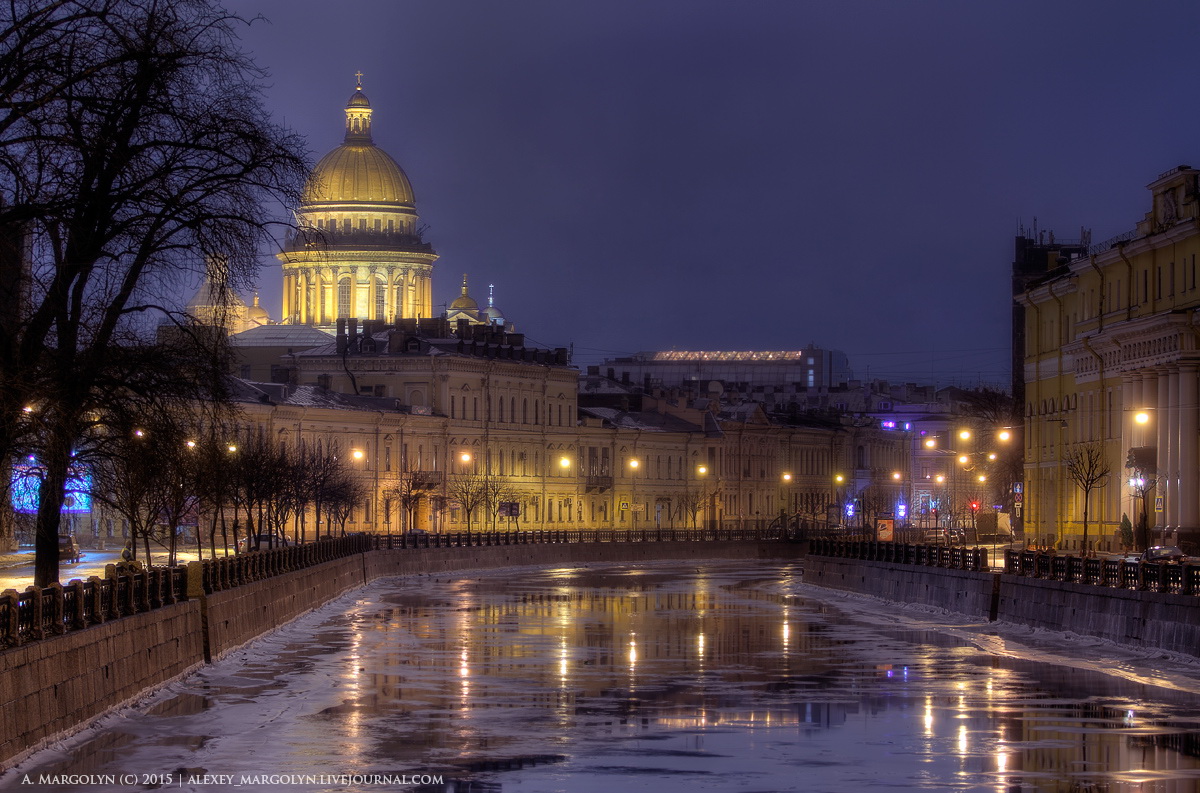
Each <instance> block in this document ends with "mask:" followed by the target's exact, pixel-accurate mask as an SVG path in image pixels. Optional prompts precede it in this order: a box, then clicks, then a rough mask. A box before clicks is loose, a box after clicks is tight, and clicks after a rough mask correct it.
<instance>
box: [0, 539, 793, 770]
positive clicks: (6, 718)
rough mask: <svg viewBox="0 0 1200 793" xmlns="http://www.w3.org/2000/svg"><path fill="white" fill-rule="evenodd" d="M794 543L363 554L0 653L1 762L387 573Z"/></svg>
mask: <svg viewBox="0 0 1200 793" xmlns="http://www.w3.org/2000/svg"><path fill="white" fill-rule="evenodd" d="M803 549H804V546H803V545H802V544H799V543H786V542H747V541H728V542H726V541H710V542H686V541H681V542H604V543H576V542H572V543H541V544H529V545H501V546H463V547H446V548H406V549H395V550H379V551H368V552H366V553H355V554H352V555H349V556H345V557H343V558H340V559H334V560H332V561H328V562H323V563H321V564H317V565H315V566H312V567H306V568H302V569H299V570H294V571H292V572H286V573H282V574H280V575H275V576H271V577H269V578H263V579H260V580H257V581H251V582H249V583H246V584H242V585H240V586H234V587H230V588H227V589H221V590H219V591H215V592H211V593H209V594H205V593H204V592H203V590H202V589H201V590H199V591H189V597H188V600H186V601H184V602H182V603H177V604H174V605H170V606H164V607H162V608H157V609H154V610H151V611H146V612H141V613H138V614H133V615H130V616H128V617H122V618H120V619H114V620H111V621H108V622H103V623H101V624H99V625H94V626H92V627H89V628H85V629H82V630H76V631H71V632H69V633H66V634H63V635H60V636H53V637H50V638H46V639H42V640H39V641H35V642H29V643H27V644H21V645H18V646H16V647H13V648H10V649H7V650H3V651H0V725H4V729H3V730H0V771H2V770H4V769H5V768H8V767H11V766H12V765H13V764H15V763H16V762H19V761H20V760H21V758H22V757H24V756H26V755H28V754H29V753H30V752H32V751H35V750H36V749H38V748H40V747H41V746H43V745H45V744H46V743H48V742H49V741H51V740H54V739H56V738H60V737H63V736H64V735H66V734H69V733H70V732H71V731H74V730H77V729H79V728H80V727H82V726H84V725H86V724H87V723H88V722H89V721H90V720H92V719H94V718H96V717H98V716H100V715H102V714H103V713H105V712H106V711H108V710H110V709H112V708H116V707H119V706H121V705H126V704H129V703H131V702H133V701H135V700H136V699H138V698H139V697H140V696H144V695H145V694H147V693H149V692H150V691H152V690H153V689H155V688H158V687H160V686H162V685H164V684H166V683H168V682H170V681H172V680H174V679H176V678H178V677H181V676H183V675H185V674H187V673H189V672H192V671H194V670H195V669H197V668H199V667H200V666H202V665H203V664H204V663H206V662H210V661H212V660H215V659H217V658H220V657H221V656H223V655H225V654H227V653H229V652H230V651H231V650H234V649H236V648H238V647H240V646H241V645H243V644H245V643H246V642H248V641H251V640H253V639H255V638H257V637H259V636H261V635H263V634H266V633H269V632H271V631H272V630H275V629H276V628H279V627H280V626H282V625H284V624H286V623H288V622H290V621H291V620H293V619H295V618H296V617H299V616H301V615H303V614H305V613H307V612H309V611H312V610H313V609H316V608H319V607H321V606H323V605H324V604H326V603H328V602H329V601H331V600H333V599H335V598H337V597H338V596H340V595H342V594H344V593H346V592H349V591H351V590H354V589H357V588H358V587H361V586H363V585H364V584H367V583H369V582H371V581H372V580H375V579H378V578H388V577H392V576H406V575H419V574H423V573H453V572H456V571H459V570H483V569H493V568H501V567H516V566H546V565H555V564H591V563H630V562H632V563H636V562H652V561H662V560H676V559H677V560H693V559H694V560H697V561H700V560H704V559H771V558H781V557H782V558H795V557H799V556H801V555H802V553H803Z"/></svg>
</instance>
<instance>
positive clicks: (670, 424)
mask: <svg viewBox="0 0 1200 793" xmlns="http://www.w3.org/2000/svg"><path fill="white" fill-rule="evenodd" d="M579 412H580V413H581V414H582V415H584V416H591V417H592V418H597V419H601V420H602V421H603V422H604V423H605V424H606V425H608V426H610V427H618V428H621V429H631V430H642V431H644V432H700V431H701V430H702V429H703V428H702V427H700V426H697V425H696V424H693V423H691V422H690V421H684V420H683V419H681V418H679V417H678V416H672V415H670V414H667V413H658V412H655V411H638V412H636V413H635V412H630V411H626V410H618V409H616V408H585V407H581V408H579Z"/></svg>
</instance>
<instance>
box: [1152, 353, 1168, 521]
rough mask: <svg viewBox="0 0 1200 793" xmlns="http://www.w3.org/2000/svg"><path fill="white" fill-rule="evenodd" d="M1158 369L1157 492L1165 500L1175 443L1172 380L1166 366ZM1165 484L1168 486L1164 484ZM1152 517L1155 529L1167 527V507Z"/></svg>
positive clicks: (1155, 422)
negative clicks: (1172, 418) (1171, 426)
mask: <svg viewBox="0 0 1200 793" xmlns="http://www.w3.org/2000/svg"><path fill="white" fill-rule="evenodd" d="M1156 371H1157V375H1158V384H1157V386H1156V388H1157V389H1158V392H1157V396H1158V409H1157V410H1156V411H1155V414H1156V415H1155V417H1154V424H1155V429H1156V430H1157V433H1156V436H1155V439H1156V440H1155V442H1156V444H1157V447H1158V448H1157V457H1158V487H1157V488H1156V489H1155V492H1156V493H1157V495H1158V496H1162V497H1163V500H1164V502H1165V501H1166V499H1167V497H1168V496H1169V495H1170V494H1169V493H1168V492H1167V491H1168V490H1169V489H1170V488H1169V483H1170V476H1171V467H1170V465H1171V461H1170V457H1169V455H1168V451H1167V450H1168V449H1169V448H1170V447H1171V446H1172V445H1173V444H1172V443H1171V440H1170V438H1171V434H1170V431H1171V428H1170V423H1171V422H1170V419H1169V417H1168V415H1167V414H1168V413H1169V412H1170V410H1171V380H1170V377H1169V376H1168V374H1167V370H1166V369H1165V368H1162V369H1158V370H1156ZM1164 484H1165V485H1167V486H1164ZM1155 506H1157V505H1155ZM1150 517H1151V518H1152V519H1153V521H1154V528H1155V530H1157V531H1159V532H1161V531H1163V530H1164V529H1165V528H1166V525H1167V512H1166V510H1165V509H1164V510H1163V511H1162V512H1159V511H1158V510H1157V509H1156V510H1155V511H1154V514H1153V515H1151V516H1150Z"/></svg>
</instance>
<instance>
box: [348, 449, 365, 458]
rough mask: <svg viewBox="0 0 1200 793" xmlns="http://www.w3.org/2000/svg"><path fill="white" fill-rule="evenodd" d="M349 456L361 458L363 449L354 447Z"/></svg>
mask: <svg viewBox="0 0 1200 793" xmlns="http://www.w3.org/2000/svg"><path fill="white" fill-rule="evenodd" d="M350 456H351V457H353V458H354V459H355V460H361V459H362V458H363V450H362V449H355V450H354V451H352V452H350Z"/></svg>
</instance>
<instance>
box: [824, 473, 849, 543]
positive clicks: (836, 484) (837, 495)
mask: <svg viewBox="0 0 1200 793" xmlns="http://www.w3.org/2000/svg"><path fill="white" fill-rule="evenodd" d="M845 482H846V477H845V476H843V475H842V474H834V476H833V506H834V508H835V509H836V510H837V514H838V526H839V527H840V526H841V525H842V520H843V519H844V517H845V514H846V508H845V505H844V504H842V492H843V491H842V485H844V484H845ZM825 529H826V531H828V530H829V510H825Z"/></svg>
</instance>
